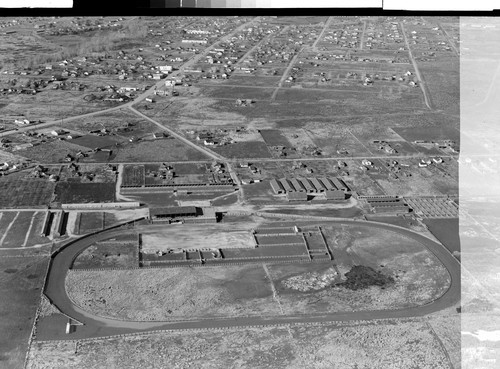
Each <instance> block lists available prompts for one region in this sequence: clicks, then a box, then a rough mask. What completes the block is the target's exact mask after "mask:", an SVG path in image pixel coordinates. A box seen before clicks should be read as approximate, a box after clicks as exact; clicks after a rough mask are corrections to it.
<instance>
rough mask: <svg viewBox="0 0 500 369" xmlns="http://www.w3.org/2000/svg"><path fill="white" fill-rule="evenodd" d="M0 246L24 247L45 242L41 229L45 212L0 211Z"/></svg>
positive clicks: (46, 240)
mask: <svg viewBox="0 0 500 369" xmlns="http://www.w3.org/2000/svg"><path fill="white" fill-rule="evenodd" d="M0 214H1V217H0V234H1V235H2V236H0V247H1V248H10V247H26V246H33V245H37V244H42V243H47V242H49V239H47V238H46V237H42V236H41V235H40V234H41V230H42V227H43V220H44V217H45V212H44V211H40V212H33V211H22V212H19V213H15V212H4V213H0Z"/></svg>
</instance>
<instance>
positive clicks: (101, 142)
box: [71, 135, 117, 149]
mask: <svg viewBox="0 0 500 369" xmlns="http://www.w3.org/2000/svg"><path fill="white" fill-rule="evenodd" d="M71 143H73V144H75V145H79V146H84V147H87V148H89V149H95V148H99V149H101V148H103V147H110V146H114V145H115V144H116V143H117V141H115V140H113V139H112V138H110V137H101V136H92V135H86V136H82V137H78V138H75V139H74V140H72V141H71Z"/></svg>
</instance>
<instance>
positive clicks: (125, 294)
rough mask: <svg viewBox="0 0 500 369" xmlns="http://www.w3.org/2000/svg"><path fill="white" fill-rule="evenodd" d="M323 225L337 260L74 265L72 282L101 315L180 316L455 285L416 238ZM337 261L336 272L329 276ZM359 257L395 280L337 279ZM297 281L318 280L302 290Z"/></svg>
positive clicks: (387, 304)
mask: <svg viewBox="0 0 500 369" xmlns="http://www.w3.org/2000/svg"><path fill="white" fill-rule="evenodd" d="M309 228H310V229H311V231H313V230H314V229H315V228H314V227H304V229H309ZM172 229H175V227H173V228H172ZM321 230H322V232H323V234H324V235H325V237H326V239H327V242H328V244H329V246H330V248H331V249H332V252H333V255H334V257H335V260H334V262H331V261H329V262H313V263H309V262H305V263H291V264H279V263H278V264H273V263H269V264H267V263H266V264H246V265H244V264H243V265H221V266H203V267H194V268H189V267H178V268H165V269H162V268H155V269H132V270H114V271H106V270H101V271H72V272H71V273H69V274H68V277H67V279H66V289H67V291H68V294H69V296H70V298H71V299H72V300H73V301H74V303H75V304H76V305H78V306H80V307H81V308H82V309H84V310H86V311H88V312H90V313H92V314H95V315H98V316H103V317H109V318H115V319H122V320H133V321H175V320H180V319H181V320H190V319H205V318H224V317H226V318H227V317H243V316H268V317H274V316H279V315H297V314H299V315H309V314H324V313H332V312H346V311H369V310H371V309H378V310H384V309H402V308H409V307H415V306H420V305H424V304H426V303H428V302H431V301H433V300H435V299H437V298H438V297H440V296H441V295H443V294H444V293H445V292H446V291H447V289H448V288H449V286H450V283H451V281H450V276H449V274H448V272H447V270H446V268H445V267H444V266H443V265H442V264H441V262H440V261H439V260H438V259H437V258H436V257H435V256H434V255H433V254H432V253H431V252H430V251H429V250H427V249H426V248H425V247H424V246H423V245H422V244H420V243H419V242H417V241H415V240H413V239H410V238H407V237H404V236H402V235H399V234H397V233H395V232H387V231H386V230H381V229H372V228H366V227H363V226H362V225H355V226H352V225H331V224H330V225H329V224H323V225H322V228H321ZM334 265H335V266H336V268H337V269H336V270H337V271H338V272H340V276H339V277H340V278H339V279H337V280H333V279H332V278H330V279H329V277H328V274H329V273H330V274H331V273H332V272H331V269H332V268H333V266H334ZM355 265H364V266H369V267H371V268H373V269H374V270H377V271H379V272H381V273H382V274H384V275H386V276H391V277H392V278H394V280H395V283H394V284H390V285H387V286H383V287H381V286H371V287H368V288H365V289H361V290H355V291H354V290H350V289H347V288H345V287H343V286H339V285H337V283H339V282H342V281H343V280H345V273H347V272H348V271H349V270H350V269H351V268H352V267H353V266H355ZM333 273H334V272H333ZM270 281H272V282H270ZM322 281H323V282H324V283H323V282H322ZM325 281H326V282H325ZM321 283H323V284H322V285H319V284H321ZM297 284H299V285H304V284H306V285H313V286H315V285H318V286H320V287H318V288H310V289H308V290H307V289H306V290H305V291H304V290H301V289H300V288H296V287H294V286H295V285H297ZM273 290H275V291H276V292H275V293H274V294H273Z"/></svg>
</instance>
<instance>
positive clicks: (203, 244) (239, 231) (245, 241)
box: [142, 223, 255, 251]
mask: <svg viewBox="0 0 500 369" xmlns="http://www.w3.org/2000/svg"><path fill="white" fill-rule="evenodd" d="M251 227H252V224H249V225H246V224H242V223H231V224H230V225H226V224H210V225H209V224H176V225H175V226H169V227H167V226H161V227H160V226H154V228H152V229H151V230H148V229H145V230H144V231H143V232H142V242H143V245H142V249H143V250H155V251H156V250H162V251H167V249H177V248H183V249H200V248H222V249H225V248H246V247H249V248H253V247H254V245H255V241H254V240H253V237H252V234H251V233H250V231H251Z"/></svg>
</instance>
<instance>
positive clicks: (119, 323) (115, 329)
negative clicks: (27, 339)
mask: <svg viewBox="0 0 500 369" xmlns="http://www.w3.org/2000/svg"><path fill="white" fill-rule="evenodd" d="M318 221H320V220H319V219H318ZM322 221H323V222H325V221H326V220H325V219H322ZM327 222H329V223H341V224H351V225H353V224H354V225H363V226H366V227H373V228H379V229H385V230H387V231H393V232H397V233H399V234H401V235H404V236H407V237H410V238H412V239H414V240H416V241H418V242H420V243H421V244H423V245H424V246H426V247H427V248H428V249H429V250H430V251H431V252H432V253H433V254H434V255H435V256H436V257H437V258H438V259H439V260H440V261H441V262H442V264H443V265H444V266H445V267H446V269H447V270H448V273H449V274H450V280H451V284H450V287H449V289H448V290H447V291H446V292H445V293H444V294H443V295H442V296H441V297H439V298H437V299H436V300H434V301H432V302H430V303H428V304H426V305H421V306H416V307H410V308H404V309H397V310H372V311H353V312H340V313H339V312H335V313H328V314H311V315H289V316H273V317H263V316H254V317H238V318H214V319H198V320H190V321H184V322H178V321H177V322H133V321H124V320H117V319H110V318H104V317H100V316H97V315H94V314H92V313H90V312H88V311H85V310H83V309H81V308H80V307H78V306H75V305H74V304H73V303H72V301H71V300H70V298H69V297H68V295H67V293H66V288H65V279H66V274H67V272H68V269H69V268H70V267H71V264H72V262H73V260H74V258H75V257H76V256H77V255H78V254H79V253H80V252H82V251H83V250H84V249H85V248H87V247H89V246H90V245H91V244H92V243H94V242H96V241H99V240H104V239H107V238H111V237H114V236H118V235H121V234H123V232H124V231H126V230H127V229H128V228H127V225H123V226H120V227H114V228H112V229H108V230H105V231H102V232H100V233H97V234H94V235H91V236H85V237H82V238H80V239H78V240H75V241H73V242H70V243H69V244H67V245H65V246H63V248H62V249H60V250H58V251H56V252H55V253H54V254H53V255H52V257H51V264H50V268H49V272H48V275H47V279H46V283H45V289H44V293H45V295H46V296H47V297H48V298H49V299H50V300H51V302H52V303H53V304H54V305H55V306H56V307H57V308H59V310H60V311H61V312H63V313H64V314H66V315H68V316H70V317H72V318H74V319H76V320H78V321H79V322H81V323H83V324H84V327H78V328H77V330H76V332H75V333H73V334H71V335H68V336H66V337H67V338H68V339H75V338H87V337H101V336H110V335H116V334H125V333H136V332H141V331H152V330H163V329H190V328H222V327H232V326H254V325H276V324H284V323H313V322H328V321H349V320H370V319H387V318H407V317H414V316H423V315H427V314H430V313H434V312H436V311H439V310H442V309H445V308H449V307H453V306H455V304H457V303H458V302H459V301H460V264H459V263H458V261H457V260H456V259H455V258H454V257H453V256H452V255H451V253H450V252H449V251H448V250H447V249H446V248H445V247H443V246H442V245H440V244H438V243H437V242H435V241H433V240H431V239H429V238H427V237H425V236H423V235H420V234H418V233H415V232H413V231H411V230H408V229H406V228H401V227H398V226H393V225H389V224H384V223H376V222H369V221H356V220H351V219H331V220H328V221H327ZM61 338H64V337H61Z"/></svg>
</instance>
